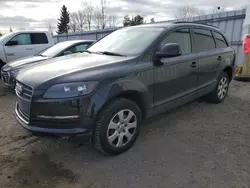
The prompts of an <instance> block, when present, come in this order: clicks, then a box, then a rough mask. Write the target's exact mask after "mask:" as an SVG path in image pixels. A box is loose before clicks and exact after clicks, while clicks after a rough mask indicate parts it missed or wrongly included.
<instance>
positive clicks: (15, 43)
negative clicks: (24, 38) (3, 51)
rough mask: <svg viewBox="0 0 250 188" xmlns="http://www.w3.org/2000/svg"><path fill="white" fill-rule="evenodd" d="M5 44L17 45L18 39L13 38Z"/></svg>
mask: <svg viewBox="0 0 250 188" xmlns="http://www.w3.org/2000/svg"><path fill="white" fill-rule="evenodd" d="M5 45H6V46H15V45H18V41H16V40H14V41H11V40H10V41H9V42H7V43H6V44H5Z"/></svg>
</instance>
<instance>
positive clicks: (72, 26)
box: [69, 12, 78, 33]
mask: <svg viewBox="0 0 250 188" xmlns="http://www.w3.org/2000/svg"><path fill="white" fill-rule="evenodd" d="M77 16H78V15H77V13H76V12H73V13H71V14H70V23H69V26H70V30H71V31H72V32H73V33H75V32H76V30H77Z"/></svg>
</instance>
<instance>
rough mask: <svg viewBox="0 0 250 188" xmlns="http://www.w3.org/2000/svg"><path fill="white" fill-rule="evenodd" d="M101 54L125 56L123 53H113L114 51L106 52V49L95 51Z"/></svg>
mask: <svg viewBox="0 0 250 188" xmlns="http://www.w3.org/2000/svg"><path fill="white" fill-rule="evenodd" d="M97 53H100V54H103V55H113V56H122V57H126V56H125V55H122V54H118V53H114V52H107V51H103V52H97Z"/></svg>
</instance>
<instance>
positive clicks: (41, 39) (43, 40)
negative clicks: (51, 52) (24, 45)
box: [31, 33, 48, 44]
mask: <svg viewBox="0 0 250 188" xmlns="http://www.w3.org/2000/svg"><path fill="white" fill-rule="evenodd" d="M31 38H32V44H48V38H47V36H46V34H45V33H32V34H31Z"/></svg>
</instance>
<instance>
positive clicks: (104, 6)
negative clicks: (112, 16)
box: [100, 0, 108, 29]
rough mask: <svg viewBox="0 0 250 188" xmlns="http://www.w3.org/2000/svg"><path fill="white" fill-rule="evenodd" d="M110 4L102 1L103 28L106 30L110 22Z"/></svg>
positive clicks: (104, 0)
mask: <svg viewBox="0 0 250 188" xmlns="http://www.w3.org/2000/svg"><path fill="white" fill-rule="evenodd" d="M107 9H108V4H107V1H106V0H101V1H100V12H101V27H102V29H105V27H106V24H107V22H108V10H107Z"/></svg>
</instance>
